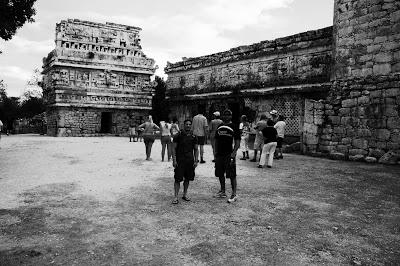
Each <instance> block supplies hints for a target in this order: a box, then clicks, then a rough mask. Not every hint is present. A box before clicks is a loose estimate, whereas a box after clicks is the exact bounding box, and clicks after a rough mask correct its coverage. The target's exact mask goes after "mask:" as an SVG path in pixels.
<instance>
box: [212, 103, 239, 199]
mask: <svg viewBox="0 0 400 266" xmlns="http://www.w3.org/2000/svg"><path fill="white" fill-rule="evenodd" d="M222 120H223V124H221V125H220V126H219V127H218V129H217V131H216V133H215V149H216V152H215V176H216V177H218V179H219V183H220V186H221V187H220V190H219V192H218V193H217V195H216V197H218V198H226V193H225V177H226V178H229V179H230V180H231V186H232V195H231V197H230V198H229V199H228V203H232V202H234V201H236V200H237V195H236V189H237V180H236V160H235V159H236V153H237V150H238V149H239V146H240V131H239V127H238V126H237V125H235V124H233V123H232V111H231V110H229V109H226V110H225V111H223V113H222ZM232 146H233V147H232Z"/></svg>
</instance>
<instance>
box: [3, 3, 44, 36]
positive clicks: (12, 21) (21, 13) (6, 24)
mask: <svg viewBox="0 0 400 266" xmlns="http://www.w3.org/2000/svg"><path fill="white" fill-rule="evenodd" d="M35 2H36V0H1V1H0V38H2V39H4V40H6V41H8V40H10V39H11V38H12V37H13V36H14V35H15V33H16V31H17V29H18V28H20V27H22V26H23V25H24V24H25V22H34V21H35V20H34V19H33V16H34V15H35V14H36V10H35V9H34V8H33V4H34V3H35Z"/></svg>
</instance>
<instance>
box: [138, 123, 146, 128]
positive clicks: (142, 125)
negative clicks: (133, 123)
mask: <svg viewBox="0 0 400 266" xmlns="http://www.w3.org/2000/svg"><path fill="white" fill-rule="evenodd" d="M145 126H146V123H143V124H141V125H139V126H138V128H144V127H145Z"/></svg>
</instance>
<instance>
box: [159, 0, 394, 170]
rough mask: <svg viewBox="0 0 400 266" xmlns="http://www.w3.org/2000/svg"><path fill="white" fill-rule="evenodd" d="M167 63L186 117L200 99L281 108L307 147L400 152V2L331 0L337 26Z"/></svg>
mask: <svg viewBox="0 0 400 266" xmlns="http://www.w3.org/2000/svg"><path fill="white" fill-rule="evenodd" d="M165 71H166V73H167V74H168V80H167V86H168V90H167V92H168V95H169V96H170V102H171V109H172V110H173V112H175V113H178V114H179V117H180V119H182V118H183V117H189V116H193V114H194V113H196V111H197V109H198V107H200V106H205V107H206V108H207V110H208V113H207V115H210V113H211V112H212V111H213V110H214V109H219V110H221V109H223V108H225V107H230V108H233V109H234V112H236V115H237V116H238V114H239V113H240V114H241V113H245V114H250V116H251V115H254V116H256V117H257V116H259V115H260V114H261V113H265V112H266V111H269V110H270V109H277V110H278V111H279V112H280V113H282V114H284V115H285V116H286V117H287V118H288V119H287V123H288V133H289V134H290V135H296V136H298V137H299V138H300V139H301V141H302V148H303V151H304V152H305V153H313V154H319V155H327V156H330V157H332V158H339V159H352V160H366V161H371V162H372V161H376V160H379V159H381V158H382V156H383V155H384V154H385V153H386V152H388V151H393V152H394V153H396V152H397V153H399V154H400V117H399V112H400V107H399V104H400V1H396V0H374V1H371V0H335V9H334V24H333V27H328V28H324V29H320V30H316V31H309V32H304V33H300V34H296V35H293V36H289V37H285V38H280V39H276V40H273V41H264V42H260V43H256V44H252V45H248V46H243V47H237V48H233V49H231V50H229V51H226V52H221V53H217V54H212V55H207V56H202V57H197V58H188V59H184V60H183V61H181V62H177V63H174V64H169V65H167V67H166V69H165ZM394 161H396V160H394Z"/></svg>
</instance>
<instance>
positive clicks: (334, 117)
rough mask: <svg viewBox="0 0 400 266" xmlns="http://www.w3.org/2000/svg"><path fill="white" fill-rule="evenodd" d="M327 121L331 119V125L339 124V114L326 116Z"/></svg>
mask: <svg viewBox="0 0 400 266" xmlns="http://www.w3.org/2000/svg"><path fill="white" fill-rule="evenodd" d="M328 119H329V121H331V123H332V124H333V125H339V124H340V116H328Z"/></svg>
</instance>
